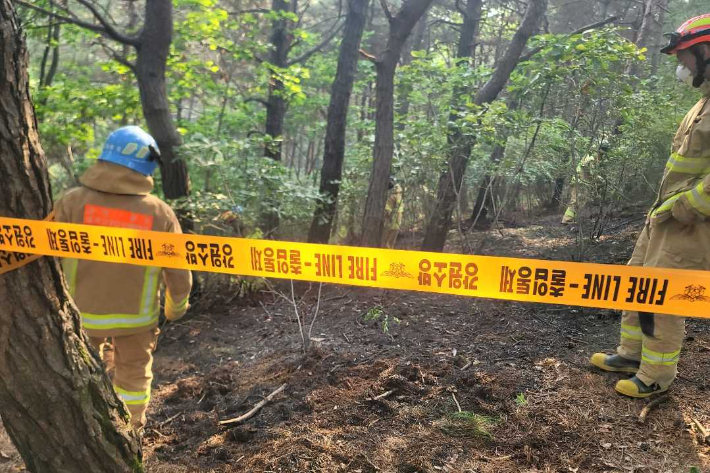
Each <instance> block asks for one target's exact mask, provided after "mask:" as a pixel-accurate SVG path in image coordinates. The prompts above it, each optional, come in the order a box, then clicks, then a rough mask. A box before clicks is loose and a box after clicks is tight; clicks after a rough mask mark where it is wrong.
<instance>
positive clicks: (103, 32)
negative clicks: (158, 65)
mask: <svg viewBox="0 0 710 473" xmlns="http://www.w3.org/2000/svg"><path fill="white" fill-rule="evenodd" d="M15 3H17V4H19V5H22V6H23V7H26V8H30V9H32V10H35V11H38V12H40V13H43V14H45V15H48V16H51V17H52V18H55V19H57V20H60V21H62V22H63V23H69V24H72V25H76V26H79V27H80V28H84V29H86V30H89V31H93V32H95V33H99V34H101V35H103V36H106V37H107V38H110V39H113V40H115V41H118V42H119V43H122V44H127V45H130V46H135V47H138V46H139V45H140V42H139V41H138V40H137V39H136V38H128V37H126V36H123V35H121V34H120V33H118V32H116V31H115V30H114V33H116V34H118V37H117V36H115V35H114V34H113V33H111V32H110V31H109V30H107V29H106V28H105V27H103V26H99V25H96V24H94V23H89V22H86V21H82V20H79V19H77V18H70V17H68V16H63V15H59V14H57V13H54V12H52V11H49V10H45V9H44V8H42V7H38V6H36V5H32V4H31V3H27V2H25V1H24V0H15ZM72 16H73V15H72ZM119 37H120V38H121V39H118V38H119ZM124 40H125V41H124Z"/></svg>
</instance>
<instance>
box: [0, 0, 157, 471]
mask: <svg viewBox="0 0 710 473" xmlns="http://www.w3.org/2000/svg"><path fill="white" fill-rule="evenodd" d="M0 35H1V36H2V38H3V42H2V45H0V66H1V67H2V70H3V74H2V75H0V121H1V123H2V125H1V126H0V173H2V176H3V179H1V180H0V215H3V216H8V217H22V218H33V219H42V218H44V217H45V216H46V215H47V214H48V213H49V212H50V210H51V208H52V198H51V192H50V188H49V177H48V174H47V163H46V160H45V158H44V154H43V152H42V148H41V146H40V144H39V136H38V133H37V123H36V120H35V117H34V110H33V107H32V103H31V101H30V96H29V87H28V79H27V50H26V46H25V42H24V39H23V38H24V35H23V34H22V32H21V31H20V29H19V26H18V24H17V21H16V18H15V14H14V11H13V9H12V4H11V2H10V0H0ZM0 278H2V284H0V299H1V300H2V301H3V309H2V311H0V415H2V421H3V423H4V425H5V428H6V430H7V432H8V434H9V435H10V438H11V439H12V441H13V443H14V444H15V446H16V447H17V449H18V451H19V452H20V454H21V455H22V458H23V460H24V461H25V465H26V467H27V469H28V470H29V471H31V472H33V473H36V472H79V471H87V472H88V471H90V472H106V473H109V472H111V473H113V472H139V471H143V468H142V465H141V460H140V458H141V452H140V446H139V444H138V442H137V440H136V439H135V438H134V437H133V435H132V434H130V433H129V427H128V426H127V421H128V412H127V411H126V409H125V406H124V405H123V403H122V402H121V401H120V400H119V399H118V397H117V396H116V394H115V393H114V391H113V388H112V386H111V381H110V380H109V378H108V376H107V375H106V373H105V372H104V370H103V367H102V364H101V361H100V360H99V359H98V357H97V356H96V354H95V353H94V352H93V350H91V349H90V348H89V345H88V344H87V343H86V339H85V337H84V336H83V335H82V332H81V325H80V321H79V314H78V312H77V310H76V307H75V306H74V305H73V303H72V302H71V300H70V299H69V297H68V295H67V293H66V287H65V283H64V279H63V276H62V272H61V269H60V265H59V261H58V260H57V259H55V258H48V257H44V258H40V259H38V260H37V261H35V262H33V263H30V264H28V265H27V266H24V267H23V268H20V269H16V270H14V271H11V272H9V273H6V274H3V275H2V276H0Z"/></svg>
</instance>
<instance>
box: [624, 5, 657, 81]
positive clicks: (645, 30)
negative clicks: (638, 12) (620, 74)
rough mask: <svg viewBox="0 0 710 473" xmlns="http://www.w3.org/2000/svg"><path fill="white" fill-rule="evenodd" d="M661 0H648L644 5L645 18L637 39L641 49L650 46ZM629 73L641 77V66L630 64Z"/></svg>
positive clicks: (637, 44)
mask: <svg viewBox="0 0 710 473" xmlns="http://www.w3.org/2000/svg"><path fill="white" fill-rule="evenodd" d="M659 1H660V0H647V1H646V3H645V5H644V11H643V18H642V20H641V27H640V28H639V32H638V36H637V39H636V46H638V47H639V48H645V47H647V46H648V42H649V41H650V39H651V37H652V36H653V30H654V22H655V15H656V12H657V11H658V3H659ZM627 73H628V74H629V75H632V76H637V77H638V76H639V73H640V71H639V65H638V63H636V62H632V63H631V64H629V68H628V71H627Z"/></svg>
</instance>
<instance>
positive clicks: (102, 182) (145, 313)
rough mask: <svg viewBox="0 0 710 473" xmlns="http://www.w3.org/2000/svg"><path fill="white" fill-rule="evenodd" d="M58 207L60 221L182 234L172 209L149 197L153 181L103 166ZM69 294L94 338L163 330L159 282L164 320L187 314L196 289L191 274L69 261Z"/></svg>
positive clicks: (66, 270)
mask: <svg viewBox="0 0 710 473" xmlns="http://www.w3.org/2000/svg"><path fill="white" fill-rule="evenodd" d="M80 181H81V183H82V184H83V187H78V188H75V189H71V190H69V191H67V193H66V194H65V195H64V196H63V197H62V198H61V199H60V200H59V202H57V204H56V205H55V218H56V220H57V221H58V222H69V223H85V224H89V225H102V226H110V227H121V228H135V229H140V230H154V231H159V232H172V233H182V231H181V229H180V224H179V223H178V221H177V218H176V217H175V213H174V212H173V210H172V209H171V208H170V206H168V204H166V203H165V202H163V201H162V200H160V199H159V198H157V197H155V196H153V195H150V192H151V191H152V190H153V179H152V178H151V177H149V176H144V175H142V174H139V173H137V172H135V171H132V170H130V169H128V168H126V167H123V166H119V165H116V164H113V163H109V162H104V161H98V162H97V163H96V164H94V165H93V166H92V167H91V168H89V169H88V170H87V171H86V173H84V175H83V176H82V177H81V179H80ZM62 264H63V266H64V274H65V277H66V279H67V283H68V285H69V290H70V292H71V294H72V297H73V298H74V301H75V302H76V305H77V307H78V308H79V310H80V312H81V316H82V322H83V326H84V330H85V331H86V332H87V334H88V335H89V336H91V337H115V336H120V335H131V334H135V333H140V332H142V331H145V330H149V329H152V328H155V327H157V326H158V316H159V315H160V283H161V281H162V282H164V283H165V285H166V286H167V292H166V295H165V296H166V297H165V315H166V317H168V319H171V320H174V319H177V318H180V317H181V316H182V315H184V313H185V311H186V310H187V306H188V296H189V294H190V289H191V287H192V275H191V273H190V272H189V271H185V270H177V269H163V268H154V267H146V266H135V265H130V264H116V263H101V262H96V261H86V260H77V259H73V258H65V259H64V260H63V261H62Z"/></svg>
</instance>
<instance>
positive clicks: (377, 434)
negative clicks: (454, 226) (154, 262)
mask: <svg viewBox="0 0 710 473" xmlns="http://www.w3.org/2000/svg"><path fill="white" fill-rule="evenodd" d="M557 220H558V217H545V218H538V219H537V220H536V221H535V222H534V223H527V224H526V225H524V226H519V227H518V226H516V225H514V224H513V223H512V222H509V226H508V227H507V228H503V229H502V230H500V231H490V232H474V233H471V234H470V235H469V236H468V245H469V247H470V248H473V249H475V250H477V252H478V253H480V254H496V255H501V256H523V257H537V258H544V259H567V260H583V261H585V260H586V261H595V262H604V263H617V264H623V263H624V262H625V261H626V260H627V259H628V257H629V255H630V253H631V249H632V247H633V242H634V241H635V236H636V232H637V231H638V230H639V227H640V225H641V222H639V221H636V222H630V221H628V220H626V221H625V220H624V219H623V218H620V219H619V220H618V221H617V222H615V223H614V224H613V225H610V226H609V229H610V231H609V234H607V235H605V236H603V237H602V238H600V240H599V241H598V242H596V243H594V244H591V243H585V246H584V247H583V248H582V247H580V245H579V244H578V240H577V239H576V238H575V233H574V232H570V231H569V229H568V228H566V227H561V226H559V225H557V224H556V222H557ZM483 239H486V242H485V244H482V242H483ZM403 243H404V245H405V247H406V243H407V242H406V240H405V241H404V242H403ZM460 248H461V246H460V243H457V242H454V243H453V244H452V247H451V249H450V251H460ZM239 288H241V289H242V290H243V289H244V288H245V283H244V282H241V283H240V282H238V281H231V282H227V281H226V280H225V279H224V278H216V279H212V280H208V281H206V283H205V288H204V296H203V298H202V301H201V302H200V303H198V304H197V305H196V306H195V307H193V309H192V310H191V315H190V316H189V318H187V320H183V321H180V322H178V323H174V324H172V325H169V326H167V327H166V328H165V329H164V332H163V335H162V336H161V339H160V345H159V348H158V351H157V352H156V361H155V367H154V371H155V373H156V379H155V381H154V385H153V400H152V403H151V411H150V413H149V417H150V420H149V426H148V428H147V431H146V435H145V438H144V446H145V451H144V455H145V460H146V466H147V469H148V471H150V472H158V473H160V472H194V471H200V472H311V471H313V472H361V473H370V472H393V473H394V472H398V473H400V472H401V473H415V472H637V473H641V472H659V473H665V472H673V473H675V472H685V473H689V472H693V471H696V472H705V471H707V472H710V438H708V439H703V436H702V434H701V433H699V432H700V430H701V429H700V428H699V427H698V426H697V425H698V424H699V425H701V426H704V428H705V429H710V399H709V398H708V393H709V392H710V375H709V373H710V330H709V328H708V324H707V322H704V321H700V320H689V322H688V324H687V338H686V342H685V347H684V350H683V355H682V358H681V362H680V367H679V370H680V375H679V378H678V379H677V381H676V382H675V384H674V386H673V388H672V389H671V391H670V393H671V394H670V396H669V397H668V400H667V401H665V402H664V403H662V404H660V405H658V406H657V407H655V408H654V409H653V410H651V411H650V413H649V414H648V417H647V420H646V422H645V423H643V424H641V423H639V422H638V418H639V414H640V412H641V411H642V409H643V408H644V407H645V406H646V405H647V403H648V401H638V400H631V399H627V398H624V397H621V396H619V395H617V394H616V393H615V392H614V389H613V387H614V383H615V382H616V381H617V380H618V379H620V378H621V377H622V376H623V375H612V374H606V373H603V372H601V371H598V370H595V369H593V368H590V367H589V365H588V357H589V355H590V354H591V353H592V352H594V351H598V350H607V351H613V349H614V347H615V345H616V342H617V339H618V324H619V315H618V313H614V312H611V311H598V310H591V309H581V308H575V307H569V306H550V305H540V304H528V303H510V302H503V301H493V300H486V299H474V298H463V297H454V296H441V295H432V294H425V293H414V292H398V291H382V290H370V289H360V288H352V287H346V286H327V287H326V286H324V288H323V293H322V295H321V303H320V311H319V316H318V319H317V320H316V322H315V325H314V328H313V333H312V336H311V337H312V339H313V341H312V342H311V343H312V347H311V349H310V350H309V352H308V355H305V356H304V355H303V353H302V350H301V348H302V342H301V336H300V334H299V331H298V323H297V321H296V317H295V313H294V310H293V306H292V305H290V304H289V303H288V302H287V301H285V300H283V299H282V298H279V297H275V296H274V295H273V294H263V293H262V294H257V295H250V296H248V297H246V298H237V297H236V294H237V293H238V291H239ZM276 289H277V290H279V291H282V292H284V293H285V294H286V295H290V287H288V286H287V285H285V284H283V283H279V286H278V287H277V288H276ZM317 292H318V287H317V285H310V286H309V285H307V284H301V285H297V286H296V293H297V295H298V296H299V297H303V303H302V304H301V305H300V306H299V309H300V312H299V315H306V316H307V317H308V320H309V321H310V313H312V311H313V310H314V309H315V306H316V300H317ZM368 316H369V317H368ZM375 316H377V319H376V320H368V319H372V318H374V317H375ZM385 329H386V330H385ZM284 383H285V384H286V388H285V390H284V391H283V392H281V393H280V394H278V395H276V396H275V397H274V399H273V401H272V402H271V403H270V404H268V405H266V407H264V408H263V409H262V410H261V411H260V412H259V413H258V414H257V415H256V416H254V417H253V418H252V419H250V420H248V421H246V422H244V423H242V424H240V425H237V426H234V427H225V426H219V425H218V421H220V420H223V419H229V418H233V417H237V416H239V415H241V414H243V413H245V412H247V411H248V410H250V409H251V408H252V407H253V406H254V405H256V404H257V403H258V402H259V401H261V400H262V399H264V397H265V396H267V395H269V394H270V393H271V392H273V391H274V390H275V389H276V388H278V387H279V386H281V385H282V384H284ZM457 404H458V405H459V406H460V410H462V411H463V412H461V413H459V407H458V406H457ZM0 431H1V429H0ZM3 435H4V433H0V471H22V466H21V461H20V460H19V459H18V458H17V454H16V453H15V452H14V450H13V449H12V447H11V446H10V445H9V444H8V442H7V438H6V437H4V436H3Z"/></svg>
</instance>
